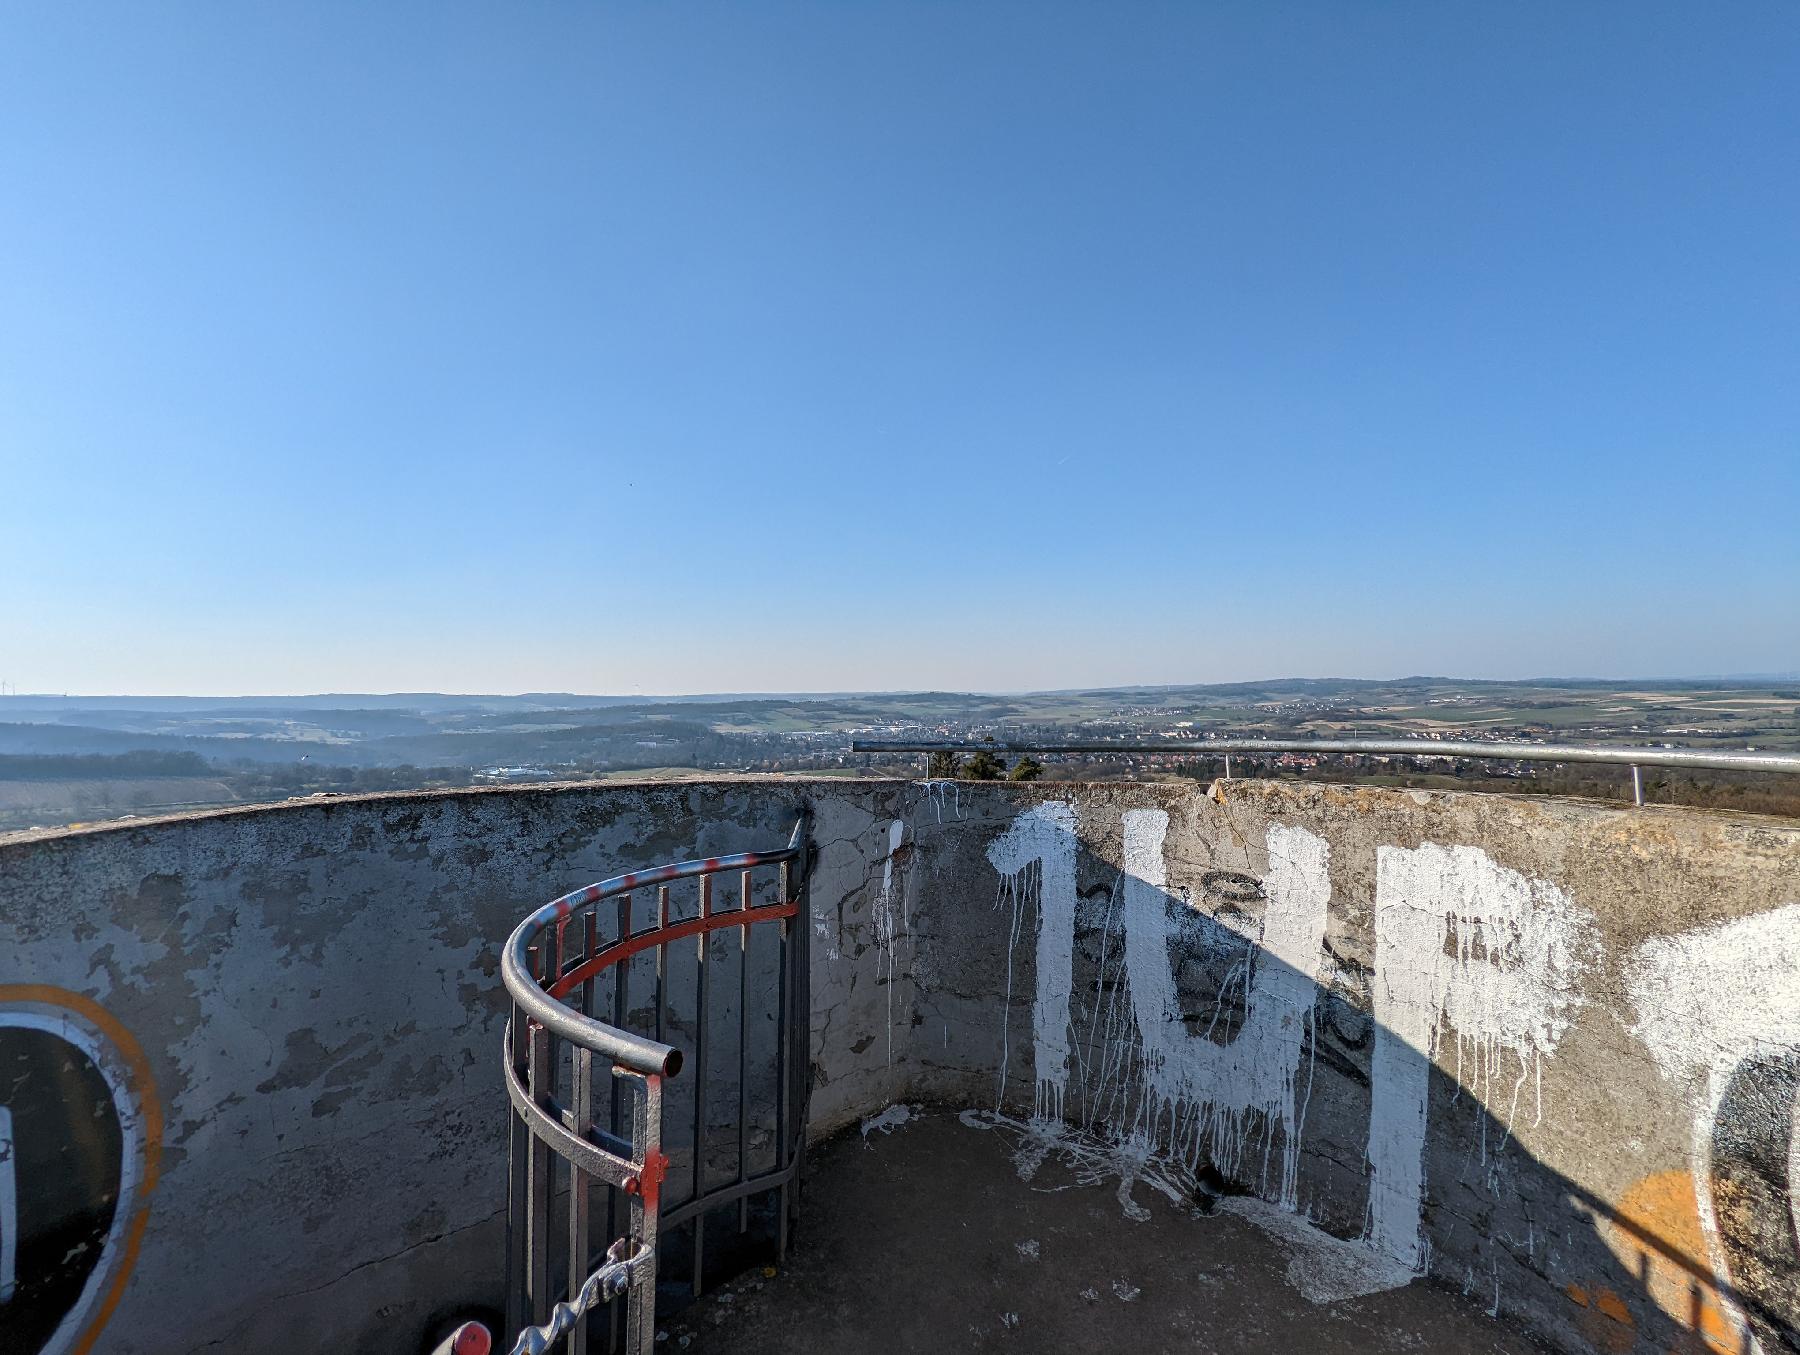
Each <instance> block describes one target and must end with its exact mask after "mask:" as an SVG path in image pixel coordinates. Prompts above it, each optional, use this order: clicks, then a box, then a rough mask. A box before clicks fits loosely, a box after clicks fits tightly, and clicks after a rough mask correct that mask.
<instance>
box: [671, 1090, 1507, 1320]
mask: <svg viewBox="0 0 1800 1355" xmlns="http://www.w3.org/2000/svg"><path fill="white" fill-rule="evenodd" d="M983 1123H985V1124H987V1126H988V1127H985V1128H984V1127H977V1126H979V1125H982V1124H983ZM871 1126H873V1127H871ZM1038 1142H1039V1143H1041V1142H1042V1141H1041V1140H1039V1141H1038ZM1031 1144H1032V1141H1031V1139H1030V1138H1029V1136H1028V1135H1025V1134H1022V1133H1020V1132H1018V1130H1017V1129H1009V1128H1007V1127H1005V1126H1003V1125H1002V1126H997V1127H996V1126H994V1125H993V1123H992V1121H991V1119H985V1120H984V1117H980V1116H974V1115H971V1114H970V1113H968V1112H964V1114H963V1115H962V1116H960V1117H959V1116H958V1115H957V1114H956V1113H955V1112H953V1111H944V1110H933V1111H924V1112H920V1111H917V1110H916V1108H915V1109H911V1110H909V1108H905V1107H896V1108H893V1109H890V1110H889V1111H888V1112H887V1113H886V1114H885V1115H884V1116H882V1117H878V1119H877V1120H875V1121H873V1122H869V1123H866V1124H865V1126H864V1128H863V1131H862V1132H861V1133H860V1134H859V1133H858V1132H857V1131H856V1130H850V1131H848V1132H846V1133H845V1134H842V1135H840V1136H838V1137H836V1138H834V1139H832V1140H830V1141H829V1142H827V1143H825V1144H823V1145H820V1146H817V1147H815V1148H814V1149H812V1150H810V1152H809V1162H808V1166H809V1170H808V1173H807V1177H806V1194H805V1201H804V1204H803V1206H802V1210H801V1216H800V1221H799V1224H798V1226H797V1227H796V1230H795V1234H794V1237H793V1239H792V1242H791V1244H790V1249H789V1254H788V1259H787V1265H786V1267H785V1268H784V1269H783V1270H782V1271H781V1272H780V1273H779V1274H775V1275H773V1276H772V1277H771V1275H770V1273H769V1272H768V1271H767V1270H764V1271H752V1272H751V1273H750V1274H749V1275H747V1276H742V1277H740V1278H738V1279H737V1280H734V1281H732V1282H731V1283H729V1284H727V1285H725V1286H723V1287H721V1288H720V1289H718V1290H716V1291H714V1292H712V1293H709V1294H707V1295H706V1296H705V1297H704V1298H703V1299H702V1300H701V1301H700V1302H699V1303H697V1304H694V1305H692V1306H690V1307H689V1308H687V1309H685V1310H684V1311H682V1312H680V1313H677V1314H675V1315H674V1316H672V1317H671V1318H670V1319H669V1320H668V1321H667V1322H666V1323H665V1324H664V1327H663V1329H662V1335H661V1339H659V1341H658V1344H657V1349H658V1351H661V1352H667V1355H727V1353H728V1352H729V1355H778V1353H779V1355H812V1353H814V1352H816V1353H817V1355H845V1352H852V1351H855V1352H862V1351H869V1352H890V1351H891V1352H939V1351H946V1352H947V1351H983V1352H985V1351H994V1352H1015V1353H1016V1355H1026V1353H1027V1352H1030V1353H1031V1355H1037V1353H1038V1352H1063V1351H1067V1352H1072V1353H1073V1352H1081V1355H1094V1353H1095V1352H1102V1353H1104V1352H1113V1351H1121V1352H1123V1351H1129V1352H1132V1353H1133V1355H1156V1353H1157V1352H1169V1355H1176V1353H1177V1352H1179V1353H1180V1355H1195V1353H1196V1352H1203V1353H1205V1355H1227V1353H1228V1352H1231V1353H1235V1352H1244V1355H1251V1352H1254V1353H1255V1355H1269V1352H1282V1351H1304V1352H1317V1353H1318V1355H1339V1353H1340V1352H1341V1353H1342V1355H1349V1353H1350V1352H1357V1353H1358V1355H1374V1353H1376V1352H1381V1353H1382V1355H1386V1353H1387V1352H1413V1351H1417V1352H1446V1353H1449V1355H1462V1353H1463V1352H1482V1353H1483V1355H1487V1353H1488V1352H1502V1355H1528V1353H1531V1352H1537V1351H1539V1350H1540V1349H1541V1348H1540V1347H1539V1346H1537V1345H1536V1344H1535V1343H1534V1342H1532V1341H1531V1340H1529V1339H1528V1338H1527V1337H1525V1336H1524V1335H1523V1334H1521V1333H1520V1332H1518V1331H1517V1330H1515V1329H1513V1328H1511V1327H1510V1326H1508V1325H1507V1324H1505V1323H1504V1322H1501V1321H1496V1320H1495V1319H1493V1318H1491V1317H1489V1316H1488V1315H1487V1313H1486V1312H1485V1310H1484V1309H1483V1307H1482V1306H1481V1305H1480V1304H1479V1303H1477V1302H1476V1301H1475V1300H1474V1299H1473V1298H1472V1297H1470V1298H1465V1297H1463V1296H1461V1295H1459V1294H1457V1293H1456V1292H1454V1291H1452V1290H1447V1289H1443V1288H1439V1287H1436V1286H1433V1285H1430V1284H1428V1283H1426V1282H1424V1281H1421V1280H1415V1281H1413V1282H1412V1283H1407V1284H1400V1285H1399V1286H1398V1287H1395V1288H1389V1289H1386V1290H1384V1291H1382V1292H1378V1293H1370V1294H1365V1295H1363V1296H1361V1297H1337V1298H1332V1299H1329V1300H1328V1301H1324V1302H1320V1301H1317V1300H1318V1298H1319V1295H1320V1290H1321V1288H1323V1289H1325V1290H1330V1289H1331V1288H1332V1286H1333V1285H1334V1284H1335V1285H1337V1286H1338V1287H1339V1288H1340V1289H1341V1288H1345V1287H1347V1288H1355V1287H1356V1286H1355V1284H1354V1283H1353V1282H1352V1283H1350V1284H1349V1285H1348V1286H1345V1285H1344V1284H1343V1278H1344V1277H1343V1276H1342V1275H1341V1274H1337V1275H1335V1276H1334V1274H1333V1270H1334V1259H1333V1258H1332V1257H1331V1256H1330V1255H1329V1247H1328V1248H1327V1254H1326V1255H1324V1256H1316V1255H1314V1256H1309V1255H1308V1254H1307V1248H1306V1247H1305V1246H1304V1245H1298V1246H1296V1245H1293V1244H1292V1239H1288V1240H1287V1241H1283V1240H1280V1239H1279V1238H1278V1236H1276V1235H1272V1234H1275V1233H1278V1232H1279V1229H1280V1226H1281V1220H1274V1221H1273V1223H1272V1226H1271V1227H1269V1228H1267V1229H1265V1228H1264V1227H1261V1226H1258V1225H1257V1224H1254V1223H1252V1222H1251V1221H1250V1220H1249V1218H1247V1217H1246V1216H1245V1215H1244V1214H1243V1213H1241V1212H1239V1211H1240V1210H1242V1209H1249V1210H1251V1211H1253V1212H1254V1211H1255V1210H1256V1209H1257V1208H1259V1206H1258V1205H1257V1204H1256V1202H1251V1201H1237V1200H1226V1201H1222V1202H1219V1203H1218V1206H1217V1207H1216V1208H1214V1209H1212V1210H1211V1211H1210V1212H1208V1211H1207V1210H1205V1209H1203V1208H1200V1207H1198V1206H1197V1205H1196V1204H1195V1203H1193V1202H1192V1201H1191V1200H1187V1199H1184V1200H1182V1201H1181V1202H1180V1203H1177V1202H1175V1201H1172V1200H1171V1199H1169V1198H1167V1196H1166V1195H1165V1194H1164V1193H1159V1192H1158V1191H1157V1190H1156V1189H1154V1188H1153V1187H1152V1186H1151V1185H1150V1184H1148V1183H1147V1182H1145V1181H1143V1180H1139V1181H1137V1182H1136V1183H1135V1184H1134V1186H1133V1187H1132V1189H1131V1190H1130V1191H1129V1195H1128V1199H1129V1203H1127V1197H1126V1194H1125V1193H1124V1192H1122V1191H1121V1189H1120V1182H1119V1178H1118V1176H1117V1175H1114V1176H1112V1177H1111V1178H1110V1179H1101V1177H1100V1174H1099V1173H1097V1172H1095V1171H1093V1170H1084V1166H1085V1165H1088V1164H1084V1163H1083V1161H1081V1160H1080V1155H1079V1154H1077V1155H1070V1154H1066V1153H1059V1152H1057V1151H1055V1150H1052V1151H1050V1152H1048V1153H1047V1154H1044V1153H1042V1152H1041V1151H1039V1152H1033V1151H1032V1148H1031ZM1040 1157H1041V1158H1042V1160H1041V1162H1038V1161H1036V1159H1038V1158H1040ZM1021 1163H1023V1169H1022V1168H1021ZM1033 1165H1035V1170H1031V1168H1032V1167H1033ZM1028 1173H1029V1176H1030V1179H1029V1180H1026V1179H1024V1178H1025V1176H1026V1175H1027V1174H1028ZM1128 1209H1129V1211H1130V1213H1129V1214H1128V1212H1127V1210H1128ZM1132 1215H1135V1216H1136V1217H1133V1216H1132ZM1287 1218H1288V1219H1289V1220H1291V1219H1292V1216H1287ZM1303 1290H1310V1291H1312V1292H1313V1297H1312V1298H1309V1297H1307V1295H1306V1293H1304V1292H1303Z"/></svg>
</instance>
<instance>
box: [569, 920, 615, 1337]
mask: <svg viewBox="0 0 1800 1355" xmlns="http://www.w3.org/2000/svg"><path fill="white" fill-rule="evenodd" d="M588 916H589V920H590V921H591V920H592V917H593V915H592V914H591V913H590V914H589V915H588ZM571 1051H572V1052H573V1054H574V1064H573V1066H572V1067H571V1068H570V1070H569V1111H570V1115H571V1118H572V1121H573V1122H572V1123H571V1124H570V1125H569V1128H570V1130H571V1131H572V1132H573V1133H574V1135H575V1137H577V1138H580V1139H585V1138H586V1137H587V1136H588V1130H589V1128H591V1127H592V1125H593V1122H594V1105H593V1101H594V1054H593V1051H592V1050H589V1049H583V1048H581V1046H579V1045H572V1046H571ZM607 1193H608V1195H610V1194H611V1193H612V1192H610V1191H609V1192H607ZM588 1209H589V1199H588V1174H587V1173H586V1172H584V1171H582V1170H581V1168H580V1167H578V1166H576V1165H575V1163H574V1162H573V1161H571V1162H570V1163H569V1296H570V1298H571V1299H573V1298H574V1296H575V1295H576V1294H579V1293H580V1292H581V1286H582V1285H584V1284H586V1283H587V1277H588V1254H589V1252H590V1250H591V1248H590V1246H589V1242H588ZM587 1348H588V1322H587V1318H585V1317H583V1318H582V1319H581V1320H580V1321H579V1322H577V1323H576V1324H575V1329H574V1330H573V1331H571V1332H570V1333H569V1355H587Z"/></svg>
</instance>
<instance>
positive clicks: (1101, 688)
mask: <svg viewBox="0 0 1800 1355" xmlns="http://www.w3.org/2000/svg"><path fill="white" fill-rule="evenodd" d="M1797 680H1800V671H1790V672H1770V673H1693V674H1678V673H1644V674H1632V675H1625V676H1616V675H1615V676H1601V677H1575V676H1570V675H1567V674H1565V675H1560V676H1546V675H1543V674H1538V675H1535V676H1532V677H1511V678H1507V677H1498V678H1495V677H1469V676H1454V675H1449V674H1443V673H1406V674H1402V675H1399V676H1383V677H1347V676H1345V675H1344V674H1341V673H1330V674H1323V675H1308V674H1301V673H1290V674H1288V675H1286V676H1284V677H1249V678H1228V679H1223V680H1220V681H1217V682H1111V683H1108V682H1100V683H1093V684H1089V685H1087V686H1077V687H991V688H982V687H867V688H860V689H856V688H831V689H817V690H812V691H801V690H797V689H796V690H782V689H778V688H769V689H764V690H739V689H731V690H727V689H723V688H721V689H718V690H707V691H702V690H695V691H679V692H678V691H663V692H580V691H557V690H552V689H549V688H523V689H520V690H518V691H510V692H497V691H495V692H482V691H461V690H448V689H443V688H414V689H410V690H396V691H384V692H378V691H356V690H353V689H350V688H343V689H338V690H331V691H316V692H300V691H292V692H199V691H193V692H144V691H137V692H125V691H119V692H31V691H25V692H15V691H10V690H8V691H6V692H4V693H0V700H3V699H8V698H12V697H24V698H31V699H37V700H45V701H130V700H138V699H142V700H154V701H170V700H191V701H318V700H326V699H329V698H335V697H375V698H380V699H383V700H391V699H393V698H396V697H406V696H421V697H425V696H431V697H468V698H470V699H471V700H488V699H492V700H523V699H525V698H527V697H538V696H542V697H558V696H566V697H570V698H572V699H574V700H578V701H593V700H605V701H615V700H616V701H623V702H630V701H634V700H642V701H689V700H705V699H709V698H716V699H718V700H739V699H743V700H789V699H791V700H807V701H812V700H830V699H832V698H834V697H844V696H856V697H870V696H906V695H916V694H920V693H927V692H942V693H945V694H947V695H952V696H1056V695H1058V694H1060V693H1063V692H1105V691H1140V690H1142V691H1155V690H1159V689H1182V688H1195V687H1200V688H1204V687H1253V686H1264V685H1266V686H1279V685H1280V684H1282V683H1289V682H1318V683H1332V682H1366V683H1374V684H1387V685H1395V684H1401V683H1408V682H1442V683H1445V684H1448V685H1459V684H1463V685H1471V686H1475V685H1481V684H1483V683H1498V684H1505V685H1512V686H1526V687H1530V686H1544V687H1553V686H1557V685H1559V684H1574V685H1581V686H1600V687H1620V686H1624V685H1626V684H1631V683H1657V682H1675V683H1701V682H1717V683H1722V684H1728V685H1743V686H1755V685H1757V684H1760V683H1770V682H1793V681H1797Z"/></svg>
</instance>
